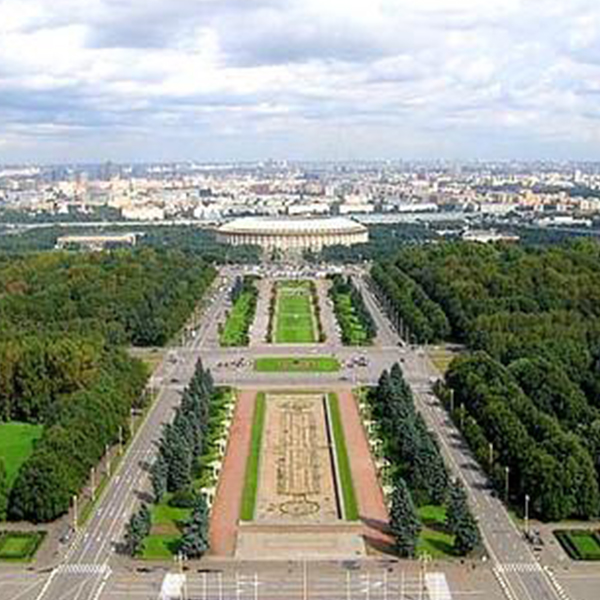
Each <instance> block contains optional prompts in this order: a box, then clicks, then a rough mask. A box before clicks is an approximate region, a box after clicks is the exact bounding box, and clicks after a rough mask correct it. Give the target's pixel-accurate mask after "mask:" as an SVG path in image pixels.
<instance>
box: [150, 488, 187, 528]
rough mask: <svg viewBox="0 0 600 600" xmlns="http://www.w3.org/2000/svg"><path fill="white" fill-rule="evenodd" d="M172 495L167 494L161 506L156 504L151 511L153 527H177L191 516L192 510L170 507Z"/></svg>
mask: <svg viewBox="0 0 600 600" xmlns="http://www.w3.org/2000/svg"><path fill="white" fill-rule="evenodd" d="M170 498H171V496H170V494H166V495H165V497H164V498H163V500H162V502H161V503H160V504H154V505H153V506H152V509H151V515H152V526H153V527H154V526H157V527H161V526H165V525H168V526H171V525H172V526H176V524H178V523H183V522H184V521H185V520H186V519H187V518H188V517H189V516H190V514H191V512H192V509H191V508H177V507H175V506H169V499H170Z"/></svg>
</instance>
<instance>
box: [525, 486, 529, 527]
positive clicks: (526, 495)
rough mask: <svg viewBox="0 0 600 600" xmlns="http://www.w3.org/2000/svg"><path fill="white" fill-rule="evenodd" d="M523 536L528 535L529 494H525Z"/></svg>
mask: <svg viewBox="0 0 600 600" xmlns="http://www.w3.org/2000/svg"><path fill="white" fill-rule="evenodd" d="M525 535H527V536H528V535H529V494H525Z"/></svg>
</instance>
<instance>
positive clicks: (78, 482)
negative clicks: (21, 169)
mask: <svg viewBox="0 0 600 600" xmlns="http://www.w3.org/2000/svg"><path fill="white" fill-rule="evenodd" d="M214 276H215V270H214V268H213V267H212V266H210V265H209V264H207V263H205V262H203V261H202V260H199V259H198V258H194V257H192V256H189V255H185V254H183V253H181V252H175V251H157V250H153V249H150V248H143V249H138V250H115V251H112V252H103V253H81V254H78V253H68V252H52V253H40V254H29V255H25V256H21V257H7V256H5V255H0V420H3V421H9V420H18V421H22V422H26V423H40V424H42V425H44V429H43V434H42V437H41V439H40V440H39V441H38V442H37V443H36V445H35V448H34V451H33V453H32V454H31V455H30V456H29V458H28V459H27V460H26V462H25V463H24V464H23V466H22V467H21V469H20V470H19V472H18V475H17V478H16V480H15V482H14V484H13V485H12V488H11V490H10V493H9V502H8V516H9V518H12V519H27V520H31V521H36V522H37V521H49V520H52V519H54V518H56V517H57V516H60V515H61V514H63V513H64V512H66V511H67V510H68V508H69V504H70V502H71V499H72V497H73V495H74V494H76V493H78V491H79V490H80V489H81V487H82V486H83V485H84V484H85V482H86V481H87V478H88V476H89V472H90V469H91V467H92V466H95V465H96V464H97V462H98V461H99V460H100V458H101V457H102V455H103V454H104V452H105V449H106V446H107V445H112V444H113V443H115V442H116V440H117V439H118V436H119V430H120V429H121V431H122V433H123V434H125V436H126V435H127V432H128V427H127V426H126V425H127V423H128V418H129V415H130V411H131V409H132V408H140V407H141V406H142V405H143V403H144V402H145V398H144V395H143V394H142V391H143V388H144V385H145V382H146V378H147V372H146V368H145V367H144V365H143V364H142V363H141V362H140V361H138V360H136V359H133V358H131V357H130V356H129V355H128V354H127V353H126V351H125V349H124V348H123V345H124V344H136V345H162V344H164V343H166V342H167V341H168V340H169V338H171V337H172V336H173V335H174V334H175V333H176V332H177V331H178V330H179V328H180V327H181V326H182V325H183V324H184V322H185V320H186V319H187V317H188V316H189V314H190V312H191V311H192V309H193V307H194V306H195V304H196V302H197V301H198V299H199V298H200V297H201V296H202V294H203V293H204V292H205V290H206V289H207V287H208V286H209V284H210V283H211V281H212V280H213V278H214Z"/></svg>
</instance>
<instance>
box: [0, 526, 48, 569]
mask: <svg viewBox="0 0 600 600" xmlns="http://www.w3.org/2000/svg"><path fill="white" fill-rule="evenodd" d="M45 536H46V533H45V532H44V531H32V532H20V531H2V532H0V561H10V562H29V561H31V560H32V559H33V557H34V556H35V553H36V552H37V549H38V548H39V547H40V545H41V543H42V541H43V540H44V537H45Z"/></svg>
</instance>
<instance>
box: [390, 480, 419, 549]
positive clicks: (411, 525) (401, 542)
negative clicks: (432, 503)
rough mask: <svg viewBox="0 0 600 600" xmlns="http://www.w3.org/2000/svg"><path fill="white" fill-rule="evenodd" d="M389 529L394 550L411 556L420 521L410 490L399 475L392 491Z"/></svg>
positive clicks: (415, 543)
mask: <svg viewBox="0 0 600 600" xmlns="http://www.w3.org/2000/svg"><path fill="white" fill-rule="evenodd" d="M390 529H391V531H392V535H393V536H394V540H395V544H396V550H397V552H398V554H400V556H406V557H413V556H414V555H415V550H416V546H417V539H418V537H419V533H420V532H421V523H420V521H419V517H418V516H417V511H416V509H415V505H414V503H413V500H412V497H411V495H410V491H409V489H408V486H407V485H406V482H405V481H404V479H402V478H401V477H399V478H398V479H397V481H396V482H395V486H394V491H393V492H392V505H391V509H390Z"/></svg>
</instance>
